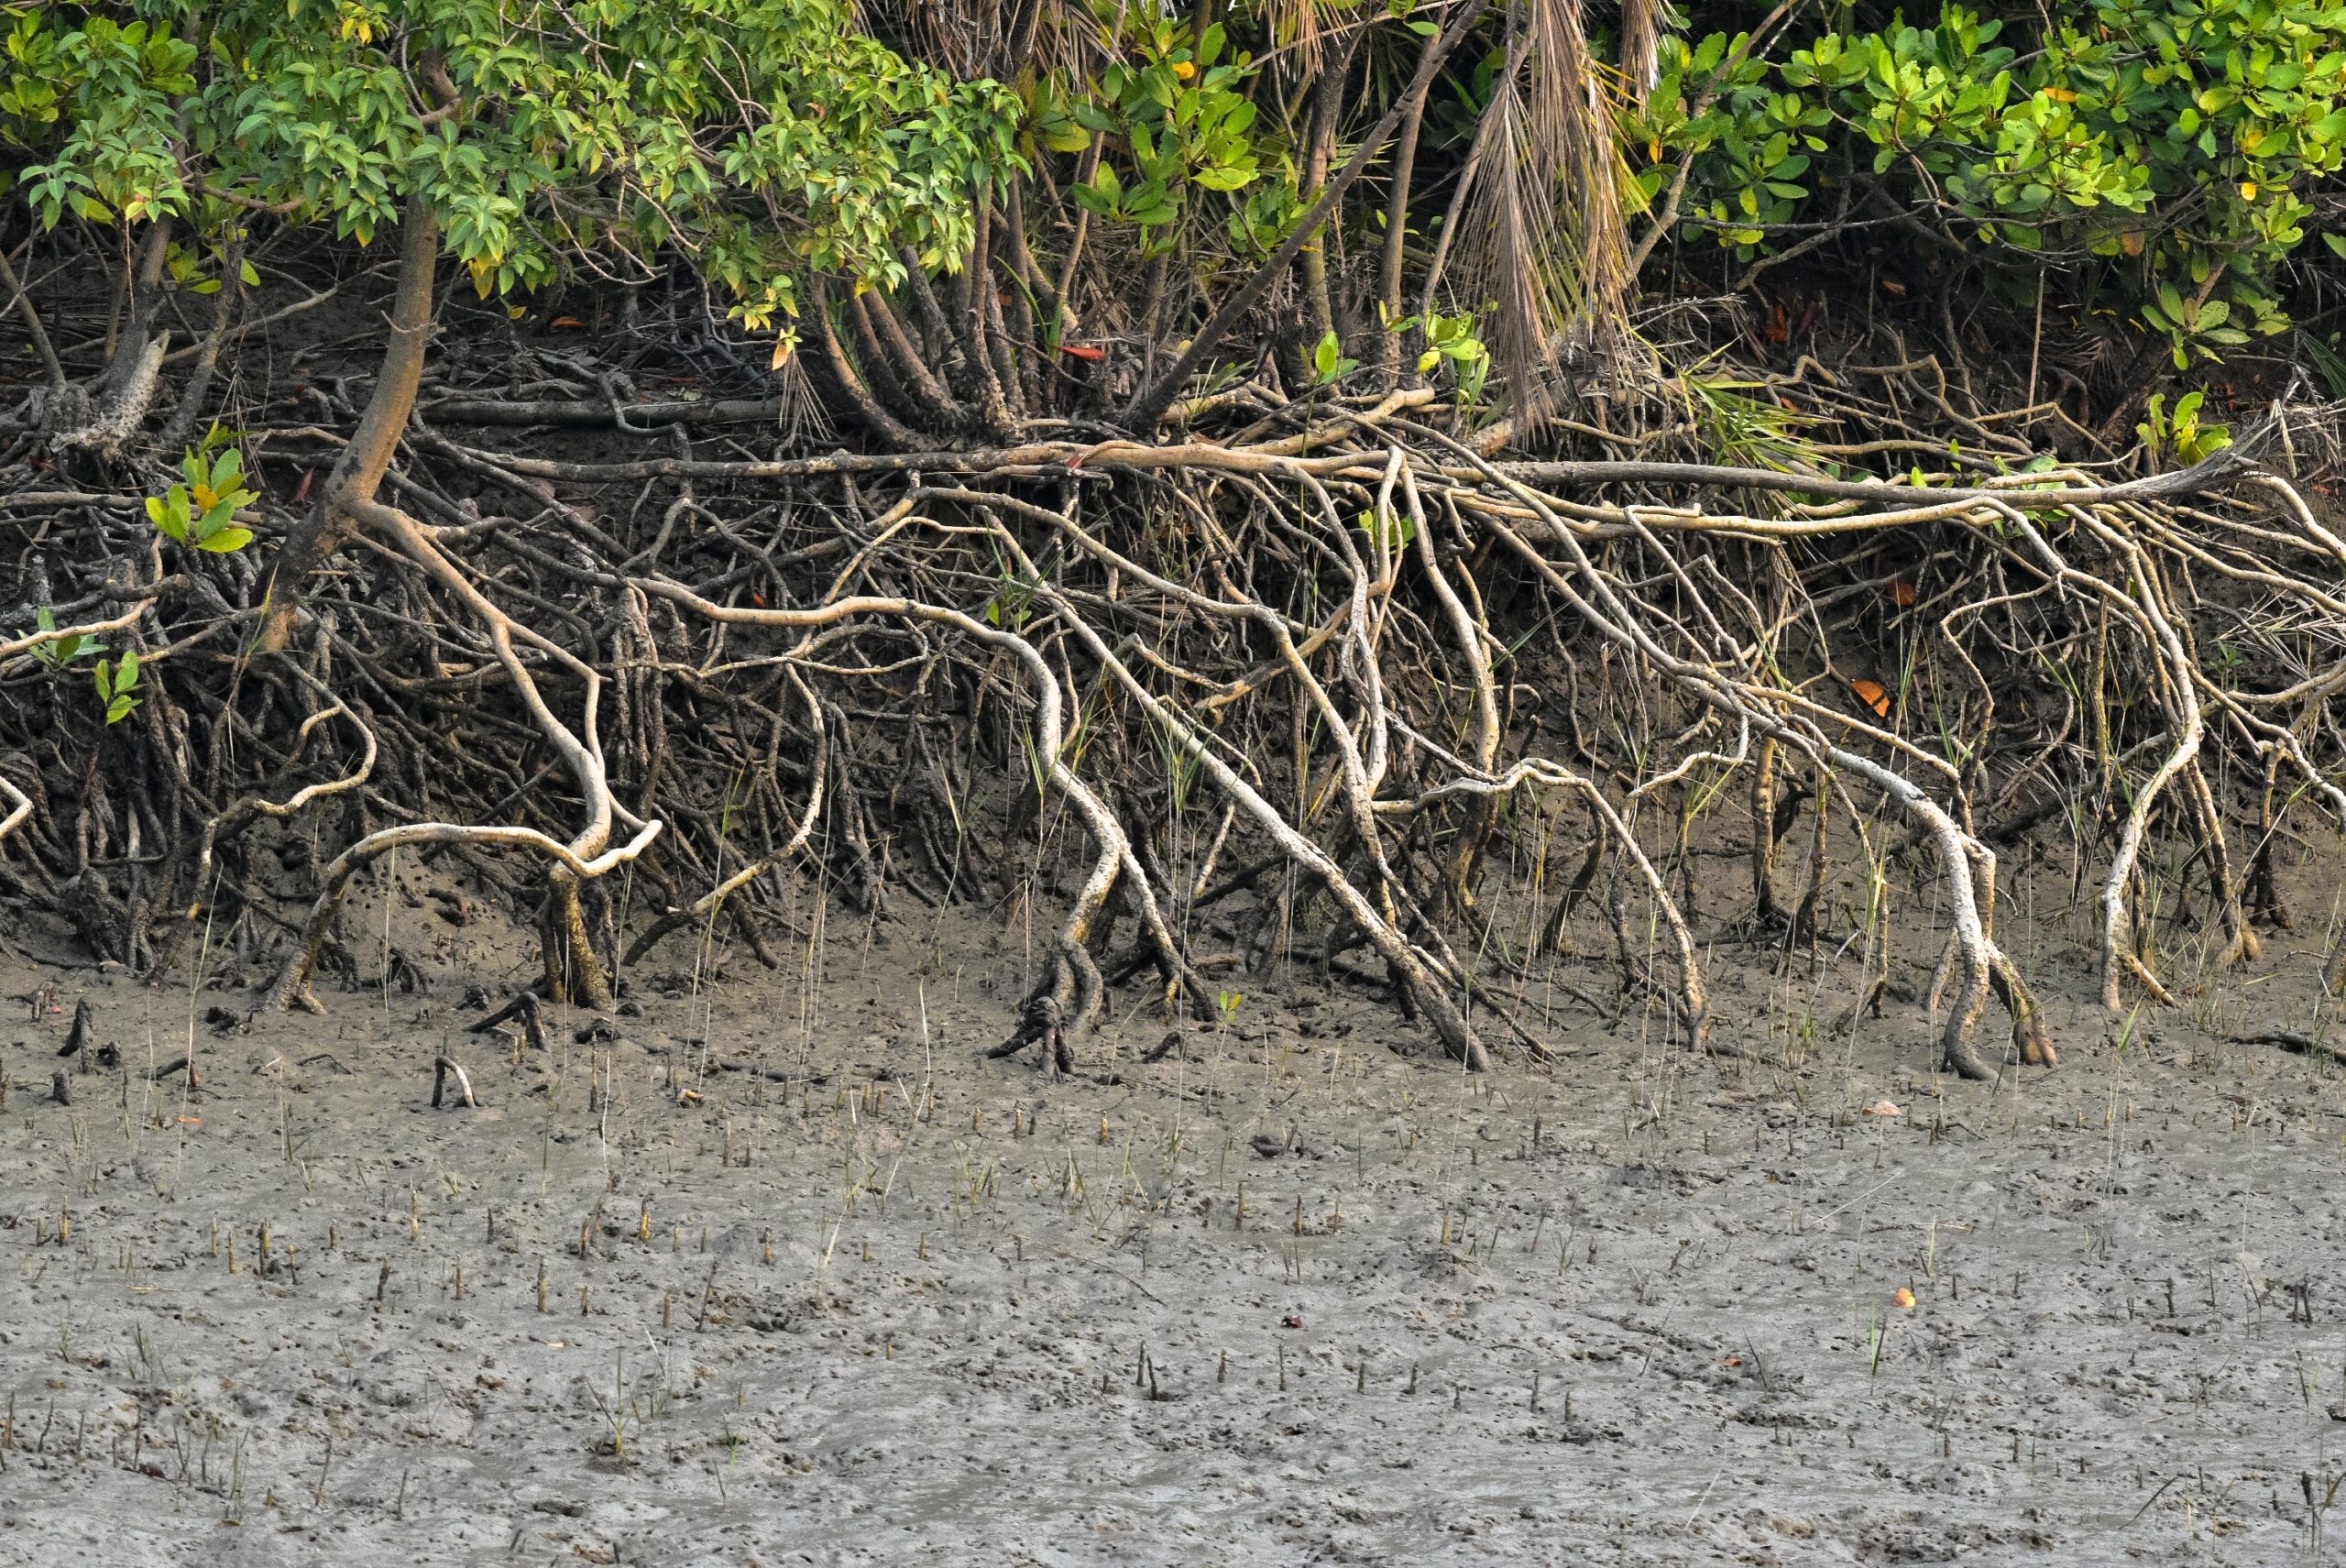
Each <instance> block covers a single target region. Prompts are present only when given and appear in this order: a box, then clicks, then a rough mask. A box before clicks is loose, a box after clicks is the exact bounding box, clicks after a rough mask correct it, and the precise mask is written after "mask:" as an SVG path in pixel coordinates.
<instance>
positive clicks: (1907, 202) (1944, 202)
mask: <svg viewBox="0 0 2346 1568" xmlns="http://www.w3.org/2000/svg"><path fill="white" fill-rule="evenodd" d="M2046 16H2049V17H2050V23H2051V25H2050V27H2047V26H2046V25H2045V17H2046ZM1747 42H1748V39H1746V38H1743V37H1740V36H1738V37H1732V38H1731V37H1729V36H1728V35H1727V34H1725V33H1713V34H1711V35H1709V36H1707V37H1705V38H1702V39H1700V40H1699V41H1695V42H1692V43H1687V42H1675V43H1674V44H1673V45H1672V47H1671V49H1670V50H1669V55H1668V60H1669V64H1668V67H1667V69H1666V71H1665V73H1664V76H1663V79H1662V82H1661V88H1660V90H1659V91H1658V92H1657V93H1655V94H1654V98H1653V107H1652V109H1651V111H1650V113H1649V114H1648V115H1645V116H1644V119H1643V122H1642V124H1641V126H1640V127H1639V128H1640V129H1641V131H1642V132H1643V134H1644V135H1645V136H1646V137H1647V138H1648V139H1649V143H1650V146H1649V150H1650V153H1651V154H1652V155H1653V156H1654V159H1655V161H1654V163H1653V165H1652V167H1651V168H1650V169H1649V170H1647V171H1646V173H1645V174H1644V176H1643V181H1644V184H1645V187H1646V189H1647V190H1648V191H1649V192H1654V191H1659V190H1660V189H1661V187H1662V185H1663V184H1664V183H1665V182H1666V181H1667V180H1668V179H1669V177H1670V175H1671V173H1672V168H1671V163H1672V158H1673V155H1674V156H1679V157H1683V156H1688V155H1691V156H1692V157H1693V158H1694V184H1693V195H1694V199H1693V200H1692V201H1691V202H1690V203H1688V208H1687V212H1688V215H1689V217H1690V219H1692V220H1693V222H1694V224H1696V225H1698V226H1701V227H1704V228H1706V229H1708V230H1710V231H1711V232H1712V233H1713V234H1715V235H1716V237H1717V239H1718V241H1719V243H1721V244H1722V245H1725V246H1727V247H1732V248H1733V249H1734V250H1735V252H1736V253H1737V254H1738V256H1739V257H1742V258H1752V257H1754V256H1756V255H1758V254H1759V253H1761V252H1762V251H1765V250H1767V249H1770V248H1771V247H1782V246H1784V245H1786V244H1788V243H1792V242H1793V241H1796V240H1797V239H1799V238H1801V237H1804V236H1805V235H1806V234H1807V233H1809V232H1813V230H1814V227H1815V226H1816V225H1822V224H1829V223H1831V222H1833V221H1834V218H1833V215H1832V211H1833V203H1835V202H1836V201H1847V207H1846V209H1845V213H1846V216H1847V217H1854V218H1858V219H1870V220H1872V221H1873V222H1874V223H1876V224H1882V223H1885V222H1889V221H1895V222H1898V223H1901V224H1905V225H1912V226H1913V229H1914V230H1915V231H1916V232H1918V233H1919V234H1921V235H1922V236H1924V240H1923V243H1932V242H1935V243H1936V244H1937V245H1939V246H1941V247H1945V248H1946V249H1948V250H1950V251H1963V250H1968V249H1971V248H1974V247H1988V248H1991V249H1993V250H1996V251H1998V252H2000V253H2001V254H2000V255H1999V257H1998V258H1997V259H1998V261H1999V264H2000V266H2001V267H2002V268H2003V269H2006V270H2007V271H2010V270H2012V269H2019V270H2023V271H2027V270H2033V269H2036V268H2039V267H2043V268H2060V269H2076V268H2078V267H2079V266H2080V264H2083V276H2084V278H2085V280H2086V281H2085V283H2084V285H2083V288H2082V290H2081V291H2080V294H2079V296H2078V298H2077V301H2076V302H2077V303H2078V304H2080V305H2082V306H2084V307H2086V308H2097V307H2098V308H2105V309H2116V310H2121V311H2130V312H2133V313H2139V316H2140V319H2141V321H2142V322H2143V324H2144V325H2146V326H2147V327H2148V328H2150V329H2151V330H2153V331H2154V332H2156V333H2158V334H2163V335H2165V337H2166V338H2167V339H2168V340H2169V341H2170V343H2171V345H2172V346H2173V349H2174V354H2175V360H2176V365H2177V366H2178V367H2182V366H2184V365H2186V364H2187V363H2188V362H2189V360H2190V359H2191V358H2192V357H2193V356H2208V355H2210V354H2214V353H2217V352H2220V350H2222V349H2224V348H2227V347H2232V346H2236V345H2242V344H2244V343H2247V342H2248V341H2250V339H2251V337H2252V336H2253V335H2255V334H2272V333H2275V332H2278V331H2280V330H2281V329H2282V328H2283V327H2284V326H2285V325H2286V322H2287V318H2286V313H2285V306H2284V303H2283V301H2282V297H2281V296H2282V294H2283V292H2284V285H2283V282H2282V280H2281V277H2280V272H2281V269H2282V267H2283V264H2284V263H2285V262H2286V260H2287V259H2288V258H2290V257H2291V256H2293V255H2294V254H2295V253H2297V250H2298V249H2299V247H2301V246H2302V245H2303V244H2304V242H2305V240H2306V238H2307V232H2308V220H2309V219H2312V218H2314V217H2315V214H2316V212H2317V203H2318V200H2319V196H2318V192H2319V189H2320V187H2321V185H2322V183H2323V181H2324V180H2325V179H2326V178H2327V177H2332V176H2335V175H2336V174H2337V172H2338V170H2339V168H2340V163H2341V157H2346V7H2341V6H2339V5H2327V4H2315V3H2305V0H2210V3H2207V4H2201V3H2200V0H2097V3H2096V4H2094V5H2091V6H2090V7H2077V8H2067V7H2064V8H2059V9H2056V10H2055V11H2053V12H2051V13H2039V12H2037V11H2035V10H2034V9H2030V10H2027V11H2025V12H2023V11H2022V10H2020V9H2019V8H2012V10H2011V12H2010V14H2008V15H2005V16H2001V17H2000V16H1993V15H1986V14H1982V13H1980V12H1978V11H1974V10H1971V9H1968V8H1967V7H1965V6H1962V5H1947V6H1946V7H1945V8H1944V9H1943V10H1941V11H1940V13H1939V14H1938V16H1936V17H1935V18H1934V19H1933V20H1932V23H1931V25H1929V26H1925V27H1916V26H1913V25H1910V24H1908V23H1907V22H1905V21H1904V20H1903V19H1902V18H1892V19H1891V21H1890V22H1889V23H1887V24H1886V25H1882V26H1880V27H1875V28H1872V29H1867V28H1864V27H1844V28H1841V29H1828V30H1825V31H1822V32H1819V33H1817V34H1815V35H1814V37H1812V38H1807V39H1805V40H1803V41H1802V42H1801V43H1800V44H1799V46H1798V47H1795V48H1792V49H1784V50H1781V52H1777V53H1775V54H1774V55H1773V56H1772V58H1767V59H1762V58H1759V56H1758V55H1757V54H1747V53H1745V52H1744V46H1745V44H1746V43H1747ZM1852 198H1854V199H1852ZM2330 245H2331V246H2332V247H2341V241H2340V240H2339V238H2338V237H2337V236H2330ZM2341 248H2346V247H2341Z"/></svg>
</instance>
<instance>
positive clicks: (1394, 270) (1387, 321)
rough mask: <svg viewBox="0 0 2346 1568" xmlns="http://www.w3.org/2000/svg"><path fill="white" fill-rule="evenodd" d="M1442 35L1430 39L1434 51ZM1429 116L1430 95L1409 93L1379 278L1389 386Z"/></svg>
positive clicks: (1380, 345)
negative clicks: (1412, 202)
mask: <svg viewBox="0 0 2346 1568" xmlns="http://www.w3.org/2000/svg"><path fill="white" fill-rule="evenodd" d="M1441 41H1442V40H1441V35H1440V34H1436V35H1435V36H1434V37H1432V38H1428V39H1427V40H1426V48H1427V49H1432V48H1434V47H1435V46H1436V45H1437V44H1439V43H1440V42H1441ZM1425 116H1426V92H1425V89H1423V88H1420V89H1419V90H1418V91H1417V92H1415V93H1411V94H1409V101H1408V104H1407V105H1406V107H1405V108H1404V109H1403V111H1402V115H1401V130H1400V134H1399V137H1398V139H1397V140H1396V141H1395V143H1394V146H1393V192H1392V195H1391V197H1390V198H1389V199H1388V200H1387V203H1386V207H1385V256H1384V260H1383V266H1382V268H1381V269H1380V275H1379V277H1378V279H1377V286H1376V300H1377V303H1378V305H1379V306H1380V307H1381V308H1382V313H1383V318H1384V319H1383V320H1381V321H1379V322H1378V323H1377V328H1378V330H1377V334H1376V363H1377V366H1378V367H1379V368H1381V369H1383V370H1384V371H1385V372H1386V375H1387V382H1388V384H1389V383H1390V381H1391V379H1392V378H1393V377H1394V375H1395V373H1396V372H1398V370H1399V368H1400V365H1401V328H1400V321H1401V261H1402V252H1403V250H1404V248H1405V244H1406V238H1407V236H1408V234H1409V183H1410V180H1411V177H1412V176H1413V175H1414V174H1415V173H1416V171H1417V165H1418V132H1419V131H1420V129H1421V128H1422V127H1423V126H1424V124H1425Z"/></svg>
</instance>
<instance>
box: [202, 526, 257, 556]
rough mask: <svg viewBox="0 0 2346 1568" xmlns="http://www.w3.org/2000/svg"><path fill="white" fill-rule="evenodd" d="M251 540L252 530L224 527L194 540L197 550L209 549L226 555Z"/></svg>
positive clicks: (216, 553)
mask: <svg viewBox="0 0 2346 1568" xmlns="http://www.w3.org/2000/svg"><path fill="white" fill-rule="evenodd" d="M252 542H253V531H252V530H251V529H249V528H233V527H232V528H224V529H221V530H219V531H218V532H214V533H208V534H206V535H204V537H203V538H202V539H200V540H198V541H197V542H196V548H197V549H199V550H209V551H211V552H212V553H213V554H215V555H226V554H231V553H233V552H235V551H238V550H242V549H243V548H244V547H245V546H246V545H247V544H250V543H252Z"/></svg>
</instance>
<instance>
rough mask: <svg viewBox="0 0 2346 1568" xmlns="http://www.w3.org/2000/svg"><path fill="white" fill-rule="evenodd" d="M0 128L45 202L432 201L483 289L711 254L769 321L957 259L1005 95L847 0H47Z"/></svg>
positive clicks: (22, 16) (715, 268) (209, 218)
mask: <svg viewBox="0 0 2346 1568" xmlns="http://www.w3.org/2000/svg"><path fill="white" fill-rule="evenodd" d="M7 52H8V67H9V71H10V80H9V81H8V83H7V86H6V89H5V93H0V131H5V135H6V136H7V137H8V139H9V140H11V141H12V142H14V143H16V145H17V146H18V147H19V148H24V149H25V150H26V152H27V155H28V157H27V161H26V162H24V163H23V164H22V165H20V166H19V167H18V168H17V169H16V170H15V171H14V175H13V179H14V181H15V182H16V184H18V185H19V186H20V195H21V198H22V199H23V200H24V201H26V202H27V203H30V204H31V206H32V208H33V209H34V211H35V212H36V213H38V215H39V217H40V219H41V221H42V222H43V223H44V224H45V225H55V224H57V223H58V221H59V220H60V218H61V217H62V216H63V215H64V214H67V213H69V212H70V213H71V214H76V215H78V216H80V217H82V218H85V219H89V220H92V221H94V222H101V223H107V222H115V221H120V222H122V223H125V224H129V225H136V224H137V223H139V222H141V221H145V220H151V219H154V218H158V217H171V218H176V219H179V220H182V221H183V222H185V223H186V224H188V225H192V227H193V228H194V229H195V230H196V231H197V232H198V233H200V234H202V235H204V236H210V237H212V238H213V239H214V240H215V242H216V241H217V240H218V238H219V237H220V236H222V235H223V234H224V233H225V231H227V230H228V229H230V228H231V227H233V226H235V225H239V224H242V223H243V222H245V221H247V219H249V218H250V217H251V216H252V215H253V214H269V215H272V216H276V217H280V218H284V219H287V220H290V221H291V222H294V223H297V224H316V225H328V226H330V227H331V228H332V230H333V231H334V233H335V234H336V235H337V236H347V237H351V238H355V239H356V240H359V241H361V242H365V241H367V240H369V239H371V238H372V237H373V236H374V235H375V234H376V233H377V232H378V230H379V229H382V228H384V227H386V226H389V225H393V224H395V223H396V222H397V221H398V220H399V216H400V212H401V209H402V207H403V206H404V204H405V203H406V202H407V201H408V200H409V199H410V198H411V197H420V198H422V200H424V201H425V202H427V203H430V205H431V207H432V208H433V211H434V213H435V214H436V215H437V217H438V219H439V226H440V229H441V232H442V234H443V235H444V236H445V241H446V245H447V247H448V249H449V250H450V251H451V252H452V253H453V254H454V255H455V257H456V258H457V259H459V260H460V261H461V262H462V263H463V264H464V265H465V266H466V268H467V269H469V270H470V271H471V274H472V276H473V278H474V280H476V282H477V285H478V287H479V289H480V290H481V291H482V292H483V293H488V292H490V291H498V290H507V289H512V288H515V287H517V286H518V287H525V288H526V287H529V286H532V285H536V284H540V283H543V282H544V281H546V280H549V279H551V278H552V277H554V275H555V273H556V271H557V269H559V268H560V267H561V265H562V259H563V258H564V257H565V256H566V255H577V254H580V253H584V252H590V251H598V252H603V253H606V254H622V255H632V256H634V257H636V258H641V259H642V260H643V261H644V263H645V264H646V265H649V264H650V262H651V259H652V258H653V257H654V256H655V255H657V253H658V252H660V250H661V249H662V248H663V247H669V246H674V247H679V248H681V249H683V250H685V251H686V252H687V253H689V254H691V255H692V256H694V257H695V258H697V260H698V262H699V264H700V266H701V267H702V269H704V270H705V271H706V272H707V274H708V275H710V276H712V277H713V278H715V279H717V280H720V281H721V282H722V283H723V284H725V285H726V286H727V287H728V288H729V290H730V291H732V293H733V295H734V296H735V297H736V298H737V299H738V301H739V302H740V306H741V310H742V313H743V314H744V315H745V316H746V317H747V318H748V319H749V320H750V321H751V323H752V324H762V323H765V322H766V321H768V320H770V319H772V318H773V316H774V315H775V314H776V313H795V310H796V309H797V304H798V285H799V281H800V280H801V279H802V278H803V277H804V276H805V275H806V274H807V273H809V272H836V273H844V274H847V275H850V276H852V277H856V278H858V279H862V280H871V281H877V282H887V281H893V280H898V279H900V278H901V277H902V276H903V272H904V260H903V259H902V258H901V251H902V249H903V247H907V246H909V247H912V249H913V251H914V253H915V255H916V256H917V257H918V258H920V259H921V261H922V262H923V263H924V264H925V265H927V266H931V267H940V266H943V265H945V264H946V263H947V262H948V259H949V258H955V257H957V256H959V254H960V253H961V252H962V251H964V250H965V249H966V248H967V247H968V245H969V241H970V192H971V190H972V188H973V186H974V185H975V184H977V183H979V182H981V181H985V180H987V179H988V178H990V177H991V176H992V174H993V173H994V172H996V171H998V170H1002V169H1003V167H1004V165H1005V155H1006V152H1007V149H1008V148H1009V145H1010V137H1011V136H1012V133H1013V129H1014V112H1015V105H1014V103H1013V101H1012V100H1011V99H1010V98H1009V96H1008V94H1007V93H1004V92H1003V90H1001V89H999V88H997V87H995V86H994V85H992V83H989V82H953V81H951V80H949V79H948V77H946V76H945V75H944V74H943V73H941V72H939V71H936V70H933V69H929V68H926V67H923V66H921V65H918V64H916V63H913V62H908V61H906V60H904V58H902V57H901V56H900V55H898V54H896V53H895V52H894V51H893V50H891V49H887V48H886V47H885V46H883V45H882V44H881V43H879V42H878V41H876V40H875V39H873V38H872V37H870V36H869V35H868V34H866V33H863V32H862V31H861V30H859V29H857V28H855V27H852V26H850V10H849V7H848V6H846V5H842V4H838V3H836V0H590V3H588V4H585V5H554V4H546V3H542V0H533V3H528V4H516V3H514V0H501V3H499V0H391V3H388V4H383V5H367V4H363V3H360V0H287V3H280V0H250V3H231V4H227V5H219V4H211V5H204V4H195V3H186V4H149V5H123V6H116V5H87V6H84V5H60V6H48V5H40V6H33V7H30V8H27V9H24V10H22V11H21V12H20V13H19V14H18V15H17V16H16V21H15V26H14V27H13V29H12V30H11V31H10V33H9V35H8V39H7Z"/></svg>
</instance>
